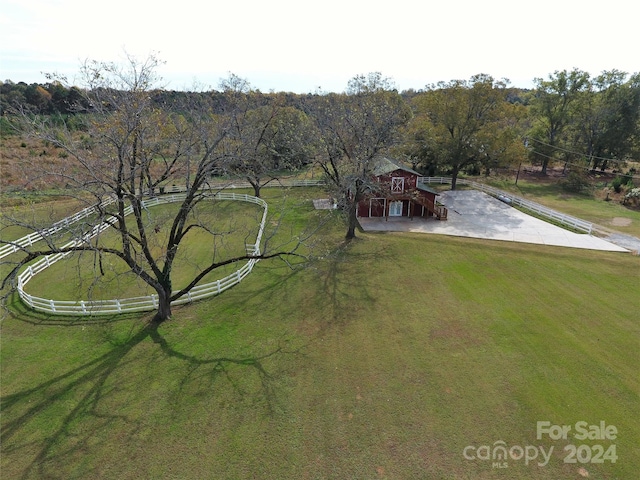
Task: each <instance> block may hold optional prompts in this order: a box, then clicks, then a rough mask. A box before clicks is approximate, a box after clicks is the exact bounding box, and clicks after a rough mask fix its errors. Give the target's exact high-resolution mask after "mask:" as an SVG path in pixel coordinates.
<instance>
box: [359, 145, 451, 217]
mask: <svg viewBox="0 0 640 480" xmlns="http://www.w3.org/2000/svg"><path fill="white" fill-rule="evenodd" d="M420 176H421V175H420V174H419V173H418V172H416V171H415V170H412V169H410V168H408V167H405V166H404V165H402V164H401V163H400V162H398V161H396V160H392V159H390V158H387V157H380V158H378V159H377V160H376V165H375V167H374V169H373V177H374V178H373V181H374V185H373V186H372V188H371V192H370V194H369V195H368V196H367V197H366V198H365V199H363V200H362V201H360V203H358V216H359V217H410V218H413V217H436V218H437V219H438V220H446V218H447V209H446V208H445V207H443V206H442V205H438V203H437V202H436V195H438V193H437V192H436V191H435V190H432V189H430V188H429V187H427V186H425V185H423V184H422V183H421V182H419V181H418V179H419V178H420Z"/></svg>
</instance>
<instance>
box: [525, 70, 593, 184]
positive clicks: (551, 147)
mask: <svg viewBox="0 0 640 480" xmlns="http://www.w3.org/2000/svg"><path fill="white" fill-rule="evenodd" d="M534 81H535V84H536V88H535V92H534V95H533V97H532V98H531V114H532V124H533V127H532V130H531V132H530V135H529V137H530V139H531V140H532V142H531V146H532V147H533V149H532V155H533V158H534V160H536V161H539V162H540V163H541V165H542V174H543V175H546V174H547V167H548V166H549V164H550V163H551V162H553V160H555V159H558V158H559V157H558V155H560V154H561V153H562V151H561V150H559V148H562V147H563V146H564V145H566V138H563V134H564V133H565V132H566V129H567V126H568V125H570V123H571V120H572V118H573V113H574V111H573V108H574V106H575V105H576V104H577V103H578V101H579V99H580V98H581V97H582V95H583V94H584V92H585V91H586V90H587V89H588V87H589V74H588V73H586V72H583V71H581V70H578V69H574V70H572V71H571V72H568V71H567V70H562V71H556V72H554V74H553V75H549V78H548V79H547V80H543V79H542V78H536V79H535V80H534Z"/></svg>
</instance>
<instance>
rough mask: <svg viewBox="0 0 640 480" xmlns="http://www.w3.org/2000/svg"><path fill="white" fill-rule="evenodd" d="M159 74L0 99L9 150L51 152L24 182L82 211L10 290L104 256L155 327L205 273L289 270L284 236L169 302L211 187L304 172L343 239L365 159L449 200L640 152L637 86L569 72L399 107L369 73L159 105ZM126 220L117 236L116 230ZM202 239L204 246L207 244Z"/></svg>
mask: <svg viewBox="0 0 640 480" xmlns="http://www.w3.org/2000/svg"><path fill="white" fill-rule="evenodd" d="M159 64H160V61H159V60H158V59H157V58H155V57H153V56H151V57H149V58H147V59H145V60H138V59H135V58H129V59H128V63H125V64H124V65H122V64H115V63H103V62H86V63H85V64H83V65H82V67H81V77H82V78H83V79H84V82H83V85H82V86H81V87H75V86H68V85H67V86H65V84H64V82H63V79H57V80H54V81H52V83H50V84H48V85H45V86H36V87H35V88H31V86H27V87H26V88H24V89H23V90H24V92H23V96H22V97H21V96H20V94H19V92H20V91H21V89H22V87H20V84H10V85H9V84H8V83H4V84H3V85H2V89H0V90H1V91H2V95H3V97H2V98H3V100H2V101H3V102H5V103H4V105H5V107H4V108H5V110H4V111H3V118H5V119H8V121H9V122H10V123H11V124H12V125H13V126H14V127H15V128H17V129H18V130H19V131H20V132H21V134H22V135H29V136H32V137H35V138H39V139H41V140H43V141H46V142H48V143H49V144H51V145H54V146H56V147H57V148H59V149H62V150H63V152H64V153H65V162H64V164H62V165H41V164H38V163H37V159H36V160H34V162H35V163H34V165H33V166H32V168H29V169H27V171H28V172H29V173H30V174H32V175H39V174H41V173H42V171H43V170H47V174H49V175H54V176H58V177H60V178H62V179H64V181H65V185H66V189H65V195H73V194H74V192H75V194H76V196H77V198H79V199H82V200H83V201H86V202H87V203H88V204H91V205H96V206H97V207H96V208H97V210H96V215H95V218H93V219H92V221H93V222H94V225H85V224H83V225H81V229H80V230H79V231H78V232H75V234H76V235H77V238H78V242H77V243H76V244H75V245H74V246H72V247H68V246H67V247H64V246H60V245H59V244H58V243H59V239H56V238H53V237H52V238H48V239H47V242H46V245H45V246H44V247H41V248H37V247H33V246H29V247H21V252H22V253H23V257H22V259H21V260H19V261H17V262H16V263H15V267H14V269H13V270H12V275H13V276H15V274H16V273H17V272H18V271H19V269H20V268H21V267H22V266H23V265H25V264H27V263H28V262H30V261H33V260H34V259H36V258H38V257H41V256H43V255H48V254H52V253H59V252H64V251H74V252H80V253H82V252H84V253H90V254H92V255H94V256H95V264H96V265H102V261H103V257H107V256H110V257H116V258H118V259H119V261H121V262H124V263H125V264H126V266H127V268H128V269H129V270H130V271H131V272H133V273H134V274H135V275H136V276H137V277H139V278H140V279H141V280H142V281H144V282H145V283H146V284H148V285H149V286H150V287H152V288H153V289H154V290H155V291H156V293H157V295H158V312H157V315H156V318H155V321H156V322H162V321H164V320H166V319H167V318H169V317H170V315H171V302H172V301H174V300H176V299H178V298H180V297H182V296H184V295H186V294H187V293H188V292H189V290H190V289H191V288H193V286H195V285H196V284H197V283H198V281H200V280H201V279H202V278H204V276H205V275H207V274H208V273H210V272H211V271H213V270H215V269H217V268H219V267H221V266H224V265H228V264H230V263H234V262H238V261H241V260H245V259H248V258H270V257H274V256H285V255H295V254H296V252H297V249H298V247H299V245H300V238H299V237H298V239H297V240H296V241H294V242H293V244H292V245H293V246H292V247H286V248H284V247H283V248H280V247H274V246H270V245H269V242H268V240H267V242H266V244H265V246H264V248H263V250H262V251H261V253H260V254H259V255H255V254H254V253H247V254H246V255H236V256H231V257H229V258H225V259H219V258H215V259H213V260H212V261H211V263H210V264H208V265H202V266H201V270H200V273H199V274H198V275H196V276H195V277H194V278H193V279H192V281H190V282H188V284H187V285H186V286H185V287H183V288H181V289H180V290H178V291H175V290H174V289H173V282H172V279H173V273H172V272H173V267H174V265H175V263H176V261H177V260H178V259H180V258H181V255H183V254H182V253H181V251H180V249H179V247H180V245H182V243H183V241H184V239H185V237H189V236H190V235H192V233H191V232H194V231H205V232H209V227H208V226H207V225H206V224H203V223H201V222H200V221H199V220H198V215H197V214H196V212H197V210H198V205H200V204H201V202H203V201H204V200H205V199H206V198H208V197H207V195H208V194H209V193H212V192H215V191H216V188H217V187H216V185H215V184H213V183H212V182H211V180H212V178H214V177H216V176H220V175H230V176H241V177H244V178H245V179H246V180H247V181H249V182H250V183H251V185H252V186H253V189H254V193H255V195H256V196H260V189H261V188H262V187H263V186H264V185H266V184H267V183H269V182H271V181H273V180H275V179H277V178H279V177H280V176H282V175H283V174H285V173H286V174H290V173H291V172H295V171H296V170H300V169H303V168H307V167H309V166H313V167H314V168H315V169H316V170H317V171H318V172H321V173H322V174H323V175H324V177H325V179H326V181H327V185H328V189H329V190H330V194H331V195H332V196H333V197H334V198H335V199H336V202H337V203H338V205H339V207H340V211H341V212H342V213H343V214H344V218H345V224H346V238H347V239H351V238H353V237H355V236H356V227H357V218H356V211H357V210H356V209H357V204H358V202H359V201H360V200H361V199H362V198H364V197H365V196H366V195H369V194H371V193H372V192H375V190H376V189H378V188H381V187H380V185H377V184H376V182H373V181H372V174H373V172H374V169H375V166H376V159H377V158H378V157H379V156H380V155H391V156H394V157H396V158H399V159H401V160H404V161H406V162H408V163H410V164H411V165H412V166H413V167H414V168H416V169H418V170H422V171H423V172H425V173H426V174H435V173H448V174H451V175H452V176H453V179H454V180H453V185H452V188H455V179H456V178H457V176H458V174H459V173H460V172H463V171H481V170H484V171H485V172H489V171H491V170H492V169H495V168H499V167H505V166H509V165H517V164H519V163H521V162H525V161H532V162H537V163H538V164H539V165H540V166H541V168H542V171H543V172H545V171H546V169H547V167H548V166H549V165H551V164H552V162H555V161H563V162H565V164H569V163H571V164H572V166H573V165H574V164H575V163H576V162H577V163H582V166H583V167H584V168H601V169H603V168H605V167H606V166H608V165H609V164H611V163H616V165H618V162H624V161H627V160H630V159H632V158H634V155H637V153H638V151H639V148H640V140H639V139H640V135H638V132H639V130H638V128H639V126H640V75H638V74H634V75H631V76H629V75H628V74H625V73H622V72H608V73H603V74H602V75H600V76H598V77H595V78H591V77H590V76H589V75H588V74H587V73H586V72H582V71H579V70H573V71H571V72H567V71H562V72H555V73H554V74H553V75H550V76H549V78H548V79H536V88H535V89H532V90H530V91H524V90H520V89H515V88H513V87H511V86H510V85H509V84H508V82H507V81H504V80H495V79H494V78H493V77H491V76H490V75H486V74H479V75H475V76H473V77H472V78H470V79H469V80H452V81H449V82H440V83H438V84H434V85H429V86H427V87H426V88H425V89H424V90H421V91H411V92H398V90H397V89H396V88H395V86H394V83H393V80H392V79H390V78H388V77H384V76H383V75H382V74H380V73H377V72H375V73H370V74H367V75H357V76H355V77H353V78H352V79H351V80H350V81H349V83H348V85H347V87H346V89H345V91H344V92H342V93H315V94H307V95H296V94H290V93H262V92H260V91H259V90H257V89H254V88H253V87H252V86H251V84H250V83H249V82H248V81H247V80H246V79H243V78H240V77H238V76H236V75H233V74H230V75H229V76H228V77H227V78H225V79H222V80H221V82H220V85H219V88H220V89H219V90H217V91H213V92H171V91H165V90H162V89H159V88H158V87H157V85H158V84H159V78H158V76H157V73H156V72H157V67H158V65H159ZM18 87H19V88H18ZM48 89H50V90H48ZM27 91H28V92H29V93H27ZM56 92H57V93H56ZM64 92H66V93H64ZM27 97H28V98H31V101H27ZM54 98H55V99H56V100H55V102H54ZM43 99H48V100H47V101H45V100H43ZM34 102H35V103H34ZM49 102H50V103H49ZM51 105H57V106H58V107H55V108H59V110H55V111H52V110H51V108H54V107H52V106H51ZM635 158H637V157H635ZM621 165H622V164H621ZM572 168H573V167H572ZM169 183H172V184H179V185H182V186H184V190H185V198H184V200H183V202H182V204H181V205H180V208H179V209H178V210H177V212H176V214H175V216H174V217H173V218H168V219H165V220H164V226H160V225H158V224H155V225H149V224H148V217H149V212H147V211H146V209H145V207H144V200H145V198H147V197H148V195H154V194H156V193H158V192H159V191H160V189H161V188H162V186H163V185H167V184H169ZM129 210H132V214H131V215H132V216H133V220H132V221H131V220H127V219H125V217H126V216H127V213H126V212H128V211H129ZM7 218H8V217H7ZM4 221H8V220H7V219H5V220H4ZM16 222H17V223H19V224H21V225H22V226H23V227H24V222H23V221H22V220H20V219H16ZM102 222H107V223H108V224H109V228H110V229H112V230H113V232H114V233H115V235H116V237H117V238H118V239H119V240H118V241H117V242H116V243H115V244H114V242H113V240H110V241H109V242H105V241H104V239H103V236H97V237H94V238H87V237H86V235H85V234H84V233H85V232H86V231H87V229H88V228H89V229H90V228H93V227H95V226H96V225H98V224H100V223H102ZM31 227H32V228H33V230H34V231H42V228H41V226H38V225H32V226H31ZM159 232H164V234H163V235H161V236H159ZM70 233H73V232H70ZM209 233H211V235H212V239H214V240H212V241H215V236H216V235H218V233H217V232H209ZM0 242H2V241H0ZM4 243H7V242H4ZM12 275H10V276H9V277H8V280H10V279H11V277H12Z"/></svg>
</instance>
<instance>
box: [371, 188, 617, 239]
mask: <svg viewBox="0 0 640 480" xmlns="http://www.w3.org/2000/svg"><path fill="white" fill-rule="evenodd" d="M439 201H440V203H442V204H444V205H445V206H446V207H447V209H448V210H449V218H448V219H447V220H444V221H440V220H436V219H433V218H428V219H425V218H414V219H413V220H410V219H407V217H389V219H388V220H385V219H384V218H360V219H359V220H360V224H361V225H362V228H363V229H364V230H365V231H396V232H398V231H400V232H417V233H435V234H441V235H454V236H457V237H473V238H484V239H488V240H503V241H509V242H523V243H537V244H541V245H554V246H559V247H571V248H584V249H589V250H604V251H610V252H628V250H627V249H625V248H622V247H620V246H618V245H615V244H613V243H611V242H608V241H606V240H603V239H601V238H598V237H594V236H593V235H587V234H579V233H573V232H570V231H568V230H565V229H564V228H560V227H557V226H555V225H552V224H550V223H547V222H545V221H543V220H539V219H537V218H534V217H532V216H530V215H527V214H526V213H522V212H521V211H519V210H517V209H515V208H513V207H510V206H509V205H507V204H505V203H503V202H501V201H500V200H498V199H496V198H494V197H492V196H490V195H487V194H486V193H484V192H480V191H477V190H455V191H448V192H445V193H443V194H442V195H440V198H439Z"/></svg>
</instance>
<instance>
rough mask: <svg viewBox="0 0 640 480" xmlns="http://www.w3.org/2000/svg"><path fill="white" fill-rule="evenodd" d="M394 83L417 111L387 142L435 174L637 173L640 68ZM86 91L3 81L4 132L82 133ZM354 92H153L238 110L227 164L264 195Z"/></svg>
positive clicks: (163, 105) (228, 85)
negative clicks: (29, 122)
mask: <svg viewBox="0 0 640 480" xmlns="http://www.w3.org/2000/svg"><path fill="white" fill-rule="evenodd" d="M375 75H377V78H378V79H380V78H381V77H380V74H375ZM375 75H374V74H370V77H372V76H375ZM354 78H355V79H357V78H358V77H354ZM361 78H365V77H361ZM385 80H386V83H385V84H384V85H382V87H381V88H380V89H378V90H379V91H377V92H373V91H371V92H367V94H370V95H374V94H375V95H377V96H378V97H379V96H380V95H382V94H383V92H384V95H385V96H386V97H385V99H384V100H383V102H384V103H385V104H387V105H389V104H390V102H396V101H397V102H402V103H403V104H404V105H406V107H407V108H408V109H409V110H410V111H411V113H410V115H408V116H406V118H405V119H404V120H403V121H402V122H401V124H399V125H397V127H398V129H397V132H396V134H395V135H394V136H393V139H391V138H388V139H387V140H385V144H384V145H380V146H379V147H378V148H383V149H386V150H390V151H392V153H393V154H395V155H396V156H397V157H399V158H402V159H404V160H406V161H408V162H409V163H411V164H412V166H413V167H414V168H416V169H418V170H421V171H423V172H425V173H426V174H436V173H446V174H451V175H453V176H454V177H455V176H456V175H457V174H458V173H459V172H467V173H480V172H485V173H489V172H490V171H491V170H492V169H496V168H500V167H510V166H514V165H516V166H517V165H520V164H522V163H523V162H524V163H529V164H532V165H535V166H539V168H540V171H541V173H542V174H545V173H546V172H547V169H548V168H549V166H555V165H560V166H562V167H563V168H565V169H567V167H571V169H572V170H573V171H574V173H576V174H583V173H584V172H587V171H589V170H596V169H597V170H599V171H605V170H606V171H609V172H615V173H622V174H627V173H628V174H630V175H634V174H635V171H634V170H633V169H632V168H631V167H629V166H628V165H627V164H626V162H627V161H630V160H634V159H635V160H637V159H638V158H640V134H639V131H640V74H638V73H635V74H627V73H625V72H620V71H615V70H614V71H610V72H603V73H601V74H600V75H597V76H594V77H592V76H590V74H588V73H587V72H583V71H580V70H577V69H574V70H572V71H566V70H564V71H557V72H554V73H553V74H550V75H549V76H548V77H547V78H537V79H535V80H534V83H535V88H533V89H531V90H523V89H518V88H514V87H511V86H510V85H509V84H508V82H506V81H502V80H501V81H497V80H495V79H493V78H492V77H491V76H489V75H484V74H479V75H476V76H474V77H472V78H470V79H468V80H451V81H448V82H439V83H438V84H435V85H428V86H426V87H425V88H424V89H422V90H418V91H415V90H411V91H403V92H398V91H397V90H395V89H394V86H393V82H392V81H391V80H390V79H385ZM84 89H86V86H83V88H80V87H77V86H69V85H64V84H63V83H62V82H61V81H56V80H52V81H51V82H50V83H46V84H42V85H40V84H31V85H27V84H25V83H23V82H18V83H14V82H11V81H9V80H7V81H5V82H4V83H0V111H1V114H2V134H3V135H8V134H10V132H11V128H10V125H9V123H10V122H9V119H10V118H11V112H12V111H15V110H16V109H19V110H22V111H29V112H31V113H32V114H34V115H45V116H49V117H51V118H52V119H57V120H58V121H60V122H62V121H64V122H66V123H67V125H68V126H70V127H72V128H75V129H77V130H82V129H83V128H85V127H84V124H85V120H86V119H87V118H88V116H89V115H91V114H92V113H95V109H96V106H95V105H90V104H88V103H87V95H86V91H84ZM345 92H346V93H314V94H294V93H285V92H278V93H273V92H271V93H263V92H260V91H259V90H255V89H253V88H252V87H251V86H250V84H249V82H248V81H247V80H245V79H240V78H238V77H235V76H234V75H230V77H229V78H228V79H224V80H222V81H221V83H220V89H219V90H213V91H208V92H187V91H170V90H150V91H149V94H150V100H151V102H152V104H153V105H155V106H156V107H157V108H159V109H165V110H168V111H174V112H175V111H180V109H181V108H184V106H185V105H193V104H195V103H198V102H199V103H203V102H206V103H207V105H208V108H211V109H212V112H214V113H215V114H216V115H229V116H231V117H233V125H234V129H235V134H236V135H235V138H236V142H235V144H234V145H232V146H231V145H228V147H229V148H231V149H235V154H234V155H233V156H234V157H235V161H234V162H229V163H228V164H227V165H226V172H227V173H234V174H236V175H241V176H243V177H245V178H246V179H247V180H249V181H250V182H251V183H252V184H253V185H254V188H255V190H256V193H257V194H259V190H260V187H261V186H262V185H264V184H266V183H268V182H269V181H270V180H272V179H273V177H274V175H273V173H274V172H281V171H283V170H296V169H299V168H301V167H304V166H306V165H309V164H310V163H313V162H315V161H316V160H317V159H318V155H319V154H320V152H321V150H322V139H321V137H322V135H321V133H322V131H323V128H322V127H323V122H324V124H325V126H326V119H327V118H328V117H327V108H331V109H333V112H332V115H333V117H332V118H333V119H334V120H336V117H337V116H338V115H340V116H342V117H343V119H344V118H345V115H347V114H348V113H349V112H353V107H352V106H350V102H353V99H354V98H357V97H359V96H360V97H361V96H362V95H363V94H364V93H365V92H362V91H358V92H356V91H354V90H353V89H351V90H349V88H347V89H346V90H345ZM240 98H242V100H240ZM240 101H242V102H243V105H242V106H241V107H239V105H240V104H239V102H240ZM331 104H332V105H331ZM238 108H240V110H239V109H238ZM323 119H324V120H323ZM324 131H325V132H326V128H324ZM325 140H326V139H325ZM361 140H362V139H361ZM325 147H326V145H325ZM324 153H327V150H326V148H325V149H324ZM343 153H345V152H343ZM630 169H631V170H632V171H631V172H629V170H630Z"/></svg>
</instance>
